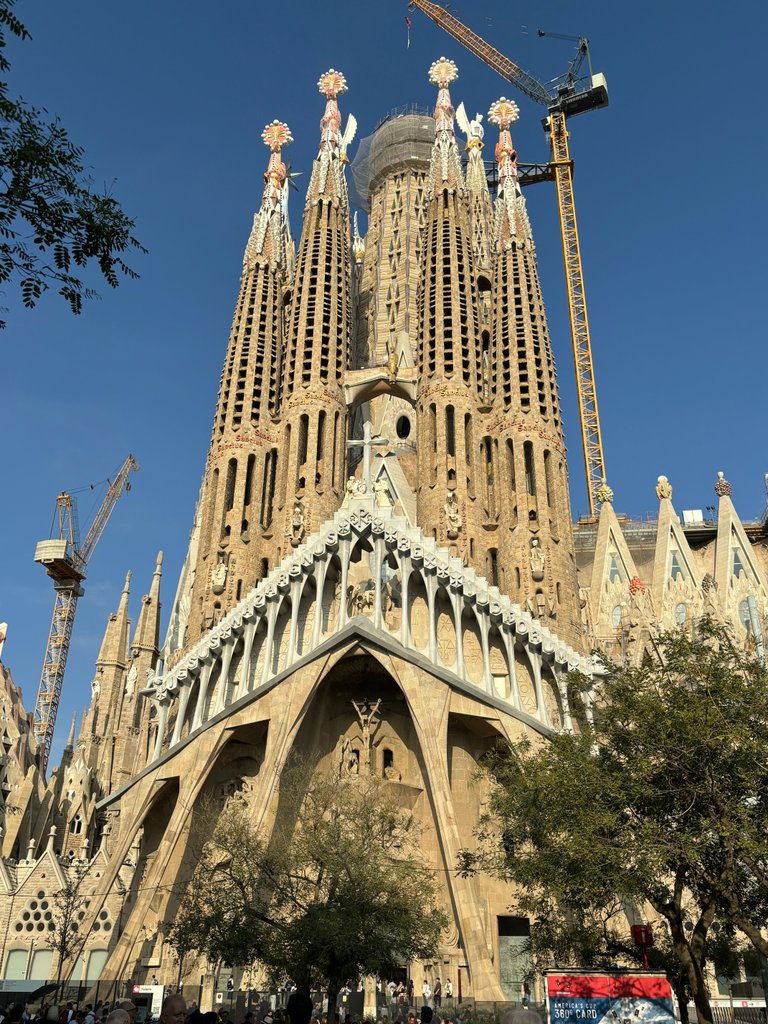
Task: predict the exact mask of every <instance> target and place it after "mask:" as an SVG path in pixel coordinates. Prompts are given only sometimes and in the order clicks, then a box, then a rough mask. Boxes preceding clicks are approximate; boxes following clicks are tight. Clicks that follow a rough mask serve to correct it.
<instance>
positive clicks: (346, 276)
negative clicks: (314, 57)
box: [276, 68, 356, 554]
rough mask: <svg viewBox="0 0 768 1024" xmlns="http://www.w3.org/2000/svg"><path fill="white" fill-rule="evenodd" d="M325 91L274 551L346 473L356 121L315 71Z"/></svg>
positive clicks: (286, 374)
mask: <svg viewBox="0 0 768 1024" xmlns="http://www.w3.org/2000/svg"><path fill="white" fill-rule="evenodd" d="M318 89H319V90H320V93H321V94H322V95H323V96H324V97H325V101H326V102H325V111H324V113H323V117H322V120H321V121H320V149H319V152H318V155H317V158H316V159H315V162H314V165H313V167H312V177H311V180H310V183H309V189H308V191H307V201H306V205H305V207H304V223H303V225H302V229H301V238H300V240H299V252H298V257H297V262H296V273H295V275H294V279H293V293H292V295H291V296H290V297H289V302H290V310H291V313H290V316H291V322H290V327H289V330H288V335H287V347H286V352H285V359H284V363H283V369H282V388H283V391H282V401H283V406H282V431H283V435H282V442H281V448H280V457H281V459H283V460H286V461H285V463H284V468H282V469H281V472H280V474H279V481H280V482H279V488H278V493H277V498H276V504H277V508H278V509H279V512H280V517H281V518H280V526H279V531H280V532H279V534H278V536H279V537H280V542H279V543H280V546H279V547H278V551H279V552H280V553H281V554H282V553H283V552H285V551H286V550H290V549H291V548H292V547H296V546H298V544H300V543H301V541H302V540H303V538H304V536H305V535H306V534H308V533H310V532H311V531H312V530H313V529H316V528H317V527H318V526H319V525H320V523H322V522H323V521H324V520H325V519H327V518H328V517H329V516H332V515H333V513H334V512H335V511H336V510H337V509H338V507H339V505H340V504H341V494H342V489H343V482H344V479H345V474H346V458H345V456H346V449H345V443H346V403H345V401H344V395H343V392H342V385H343V381H344V376H345V374H346V370H347V366H348V363H349V346H350V338H351V327H352V294H351V292H352V258H351V234H350V222H349V207H348V203H347V184H346V180H345V177H344V167H345V165H346V163H347V157H346V147H347V146H348V145H349V143H350V142H351V140H352V137H353V135H354V132H355V129H356V122H355V121H354V118H352V117H350V119H349V122H348V124H347V128H346V129H345V131H344V132H342V131H341V114H340V112H339V106H338V103H337V97H338V96H339V95H341V94H342V93H343V92H346V89H347V83H346V80H345V78H344V75H343V74H342V73H341V72H340V71H336V70H334V69H333V68H331V70H330V71H327V72H326V73H325V74H324V75H321V76H320V81H319V82H318Z"/></svg>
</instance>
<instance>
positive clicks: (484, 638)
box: [475, 611, 493, 694]
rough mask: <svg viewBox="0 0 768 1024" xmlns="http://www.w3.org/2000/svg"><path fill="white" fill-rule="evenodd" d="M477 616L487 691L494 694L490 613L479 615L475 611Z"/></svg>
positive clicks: (484, 681)
mask: <svg viewBox="0 0 768 1024" xmlns="http://www.w3.org/2000/svg"><path fill="white" fill-rule="evenodd" d="M475 618H476V619H477V625H478V627H479V629H480V648H481V650H482V652H483V683H484V684H485V689H486V692H487V693H490V694H493V680H492V679H491V653H490V650H489V647H488V629H489V619H488V615H487V614H485V615H478V614H477V611H475Z"/></svg>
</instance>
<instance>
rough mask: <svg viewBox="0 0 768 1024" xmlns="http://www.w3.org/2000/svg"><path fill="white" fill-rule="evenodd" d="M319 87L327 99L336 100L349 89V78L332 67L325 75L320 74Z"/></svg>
mask: <svg viewBox="0 0 768 1024" xmlns="http://www.w3.org/2000/svg"><path fill="white" fill-rule="evenodd" d="M317 88H318V89H319V90H320V92H321V93H322V94H323V96H325V98H326V99H327V100H335V99H336V97H337V96H341V94H342V93H343V92H346V91H347V80H346V78H345V77H344V75H342V73H341V72H340V71H336V70H335V69H334V68H331V69H330V70H329V71H326V72H325V74H324V75H320V78H319V80H318V83H317Z"/></svg>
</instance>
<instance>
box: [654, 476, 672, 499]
mask: <svg viewBox="0 0 768 1024" xmlns="http://www.w3.org/2000/svg"><path fill="white" fill-rule="evenodd" d="M656 497H657V498H658V499H659V501H661V500H662V498H671V497H672V484H671V483H670V482H669V480H667V478H666V477H665V476H660V477H659V479H658V481H657V482H656Z"/></svg>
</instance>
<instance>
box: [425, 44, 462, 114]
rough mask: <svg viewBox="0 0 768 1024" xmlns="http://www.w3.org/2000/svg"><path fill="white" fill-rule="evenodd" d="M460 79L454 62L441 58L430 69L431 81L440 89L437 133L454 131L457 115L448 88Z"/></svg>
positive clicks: (437, 105)
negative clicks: (455, 116) (454, 120)
mask: <svg viewBox="0 0 768 1024" xmlns="http://www.w3.org/2000/svg"><path fill="white" fill-rule="evenodd" d="M458 77H459V69H458V68H457V67H456V64H455V63H454V61H452V60H449V59H448V58H447V57H440V58H439V59H438V60H436V61H435V62H434V63H433V64H432V66H431V67H430V69H429V80H430V82H431V83H432V84H433V85H436V86H437V87H438V90H439V91H438V94H437V103H436V104H435V114H434V117H435V131H436V132H440V131H450V132H452V131H453V115H454V113H455V111H454V108H453V103H452V102H451V94H450V92H449V91H448V87H449V86H450V85H451V83H452V82H455V81H456V80H457V79H458Z"/></svg>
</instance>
